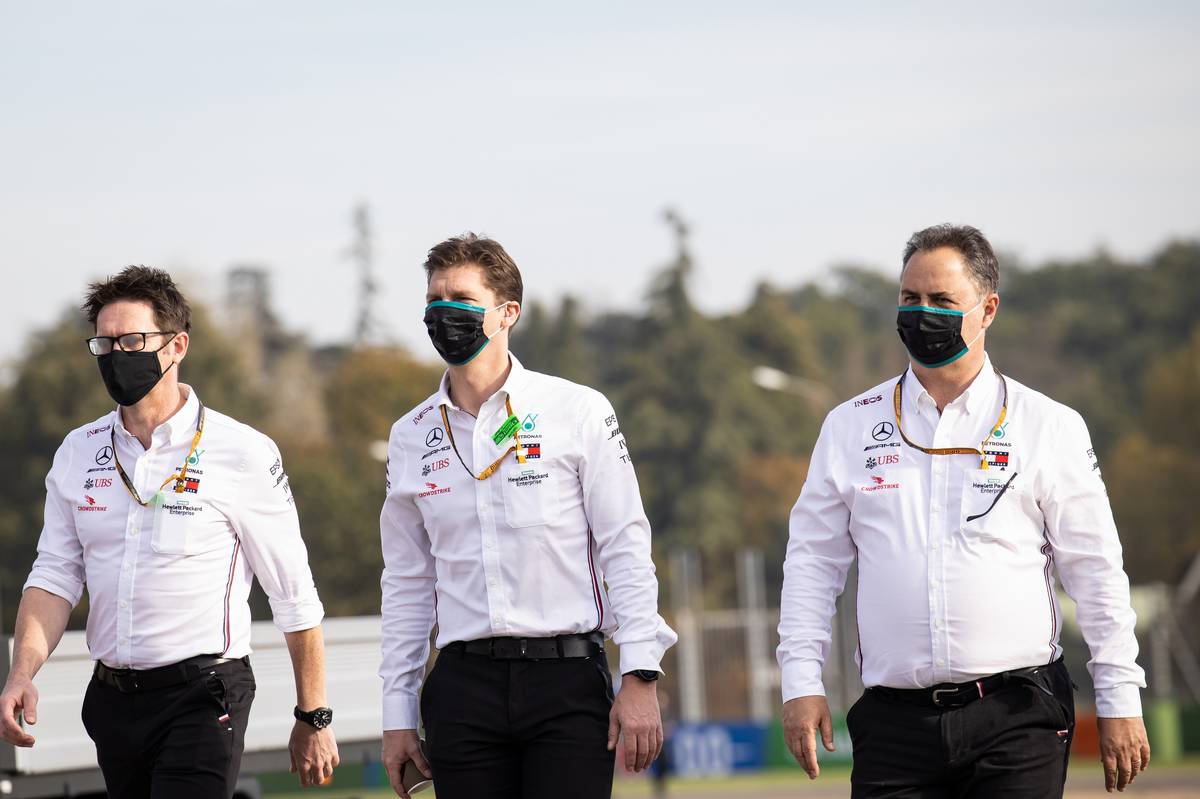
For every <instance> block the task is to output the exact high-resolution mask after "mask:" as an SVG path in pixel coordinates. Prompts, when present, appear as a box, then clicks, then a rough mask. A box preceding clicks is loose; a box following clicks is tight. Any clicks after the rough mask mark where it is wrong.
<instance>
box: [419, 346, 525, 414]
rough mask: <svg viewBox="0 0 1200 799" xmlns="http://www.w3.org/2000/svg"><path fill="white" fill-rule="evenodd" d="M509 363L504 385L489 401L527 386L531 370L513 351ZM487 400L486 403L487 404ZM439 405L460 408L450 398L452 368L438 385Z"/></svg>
mask: <svg viewBox="0 0 1200 799" xmlns="http://www.w3.org/2000/svg"><path fill="white" fill-rule="evenodd" d="M508 363H509V366H510V367H511V368H510V369H509V371H508V377H507V378H505V380H504V385H502V386H500V388H499V390H498V391H497V392H496V393H495V394H493V395H492V396H491V397H488V399H487V402H491V401H492V400H493V399H494V398H496V397H498V396H500V395H501V394H503V395H504V396H505V397H511V396H513V394H516V393H518V392H520V391H521V390H522V389H524V388H525V385H526V382H527V381H528V378H529V370H528V369H526V368H525V367H524V366H523V365H522V364H521V362H520V361H519V360H517V356H515V355H513V354H512V353H511V352H510V353H509V354H508ZM487 402H485V403H484V404H485V405H486V404H487ZM436 404H437V405H445V406H446V407H447V408H450V409H452V410H459V407H458V406H457V405H455V404H454V400H452V399H451V398H450V370H449V369H447V370H446V372H445V374H443V375H442V382H441V383H440V384H439V385H438V393H437V403H436Z"/></svg>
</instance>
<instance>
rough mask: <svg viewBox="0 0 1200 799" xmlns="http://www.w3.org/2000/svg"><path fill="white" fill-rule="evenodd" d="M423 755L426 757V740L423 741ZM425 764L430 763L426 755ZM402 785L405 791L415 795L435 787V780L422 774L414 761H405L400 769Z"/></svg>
mask: <svg viewBox="0 0 1200 799" xmlns="http://www.w3.org/2000/svg"><path fill="white" fill-rule="evenodd" d="M421 754H422V755H425V740H424V739H422V740H421ZM425 762H426V763H428V762H429V756H428V755H425ZM400 784H401V785H402V786H404V790H406V791H408V792H409V793H410V794H413V793H417V792H419V791H423V790H425V789H426V788H431V787H433V780H431V779H429V778H428V777H426V776H425V775H424V774H422V773H421V769H419V768H417V764H416V763H414V762H412V760H405V761H404V765H403V766H401V767H400Z"/></svg>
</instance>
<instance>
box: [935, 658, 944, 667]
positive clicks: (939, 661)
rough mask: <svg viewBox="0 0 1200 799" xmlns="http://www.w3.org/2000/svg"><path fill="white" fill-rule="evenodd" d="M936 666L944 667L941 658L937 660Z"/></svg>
mask: <svg viewBox="0 0 1200 799" xmlns="http://www.w3.org/2000/svg"><path fill="white" fill-rule="evenodd" d="M937 664H938V665H939V666H945V665H946V661H944V660H942V659H941V658H938V660H937Z"/></svg>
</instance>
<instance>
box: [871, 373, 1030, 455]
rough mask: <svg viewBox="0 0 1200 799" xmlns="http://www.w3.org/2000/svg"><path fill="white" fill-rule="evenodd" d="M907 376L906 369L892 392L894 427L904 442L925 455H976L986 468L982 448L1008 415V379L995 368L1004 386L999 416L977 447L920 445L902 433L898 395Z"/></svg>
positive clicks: (901, 391)
mask: <svg viewBox="0 0 1200 799" xmlns="http://www.w3.org/2000/svg"><path fill="white" fill-rule="evenodd" d="M993 368H995V367H993ZM907 376H908V372H907V371H906V372H905V373H904V374H902V375H900V379H899V380H898V381H896V390H895V392H894V393H893V394H892V404H893V405H894V406H895V407H896V429H897V430H899V431H900V438H901V439H903V440H904V443H905V444H908V445H909V446H910V447H912V448H913V449H915V450H919V451H921V452H924V453H925V454H926V455H978V456H979V468H980V469H986V468H988V462H987V455H985V454H984V452H983V448H984V447H986V446H987V444H988V442H989V441H991V440H992V435H993V434H994V433H995V432H996V430H997V429H998V428H999V427H1000V425H1002V424H1004V417H1005V416H1007V415H1008V381H1007V380H1005V379H1004V375H1002V374H1000V370H999V369H996V377H998V378H1000V385H1001V386H1003V388H1004V401H1003V402H1002V403H1001V404H1000V418H998V419H997V420H996V423H995V424H994V425H992V426H991V427H989V428H988V434H987V438H985V439H984V440H983V441H982V442H981V443H980V445H979V447H978V448H976V447H922V446H921V445H920V444H914V443H913V442H912V441H911V440H910V439H909V437H908V436H907V435H905V434H904V425H902V424H901V423H900V396H901V394H902V393H903V390H904V378H905V377H907Z"/></svg>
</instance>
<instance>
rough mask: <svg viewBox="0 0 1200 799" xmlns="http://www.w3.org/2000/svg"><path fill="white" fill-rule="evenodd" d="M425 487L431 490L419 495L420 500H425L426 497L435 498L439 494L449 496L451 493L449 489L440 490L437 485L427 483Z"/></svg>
mask: <svg viewBox="0 0 1200 799" xmlns="http://www.w3.org/2000/svg"><path fill="white" fill-rule="evenodd" d="M425 485H426V486H427V487H428V488H429V490H428V491H422V492H420V493H419V494H417V497H418V498H420V499H424V498H425V497H434V496H437V495H438V494H449V493H450V488H449V487H446V488H440V487H439V486H438V484H437V483H426V484H425Z"/></svg>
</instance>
